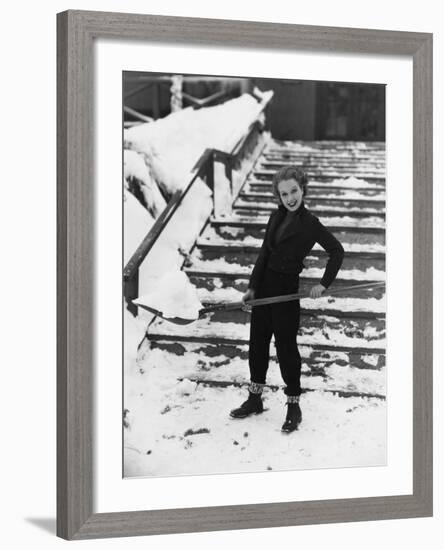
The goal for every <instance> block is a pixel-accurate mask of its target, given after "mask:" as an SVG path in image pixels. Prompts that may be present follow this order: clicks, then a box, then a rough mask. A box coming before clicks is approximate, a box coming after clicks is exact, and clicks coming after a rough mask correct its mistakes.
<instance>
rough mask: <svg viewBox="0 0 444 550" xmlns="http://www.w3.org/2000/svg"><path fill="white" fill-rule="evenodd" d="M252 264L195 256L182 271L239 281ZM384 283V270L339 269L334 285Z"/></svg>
mask: <svg viewBox="0 0 444 550" xmlns="http://www.w3.org/2000/svg"><path fill="white" fill-rule="evenodd" d="M251 269H252V264H249V265H241V264H236V263H234V262H227V261H226V260H225V258H217V259H212V260H208V259H206V260H205V259H202V258H199V257H198V255H195V256H194V258H193V260H192V265H191V262H187V263H186V265H185V266H184V271H185V272H186V273H187V274H188V273H189V274H190V275H193V274H194V275H196V274H200V275H202V274H205V275H213V276H215V277H219V276H220V277H231V278H233V279H239V278H242V277H249V276H250V274H251ZM323 273H324V269H322V268H310V269H308V268H305V269H304V270H303V271H302V273H301V275H300V276H299V277H300V279H301V280H305V279H306V278H309V279H313V280H317V281H318V282H319V280H320V279H321V277H322V275H323ZM371 281H385V270H382V269H376V268H375V267H373V266H369V267H366V268H365V269H345V268H344V269H342V268H341V269H340V271H339V273H338V275H337V277H336V279H335V282H334V284H335V285H338V284H341V283H342V282H344V283H345V284H354V283H360V282H371Z"/></svg>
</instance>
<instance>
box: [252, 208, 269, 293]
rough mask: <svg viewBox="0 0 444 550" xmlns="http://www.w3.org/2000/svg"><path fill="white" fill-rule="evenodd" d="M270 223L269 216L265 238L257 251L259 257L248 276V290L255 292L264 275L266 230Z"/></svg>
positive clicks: (266, 233) (266, 255) (266, 231)
mask: <svg viewBox="0 0 444 550" xmlns="http://www.w3.org/2000/svg"><path fill="white" fill-rule="evenodd" d="M270 222H271V216H270V218H269V220H268V223H267V227H266V229H265V236H264V240H263V242H262V246H261V249H260V251H259V255H258V257H257V258H256V263H255V264H254V267H253V271H252V272H251V275H250V282H249V284H248V288H251V289H253V290H257V288H258V286H259V284H260V282H261V279H262V276H263V274H264V270H265V266H266V264H267V260H268V256H269V250H268V246H267V244H266V242H267V236H268V229H269V227H270Z"/></svg>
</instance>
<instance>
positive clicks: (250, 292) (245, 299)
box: [242, 288, 256, 311]
mask: <svg viewBox="0 0 444 550" xmlns="http://www.w3.org/2000/svg"><path fill="white" fill-rule="evenodd" d="M255 295H256V293H255V291H254V289H253V288H249V289H248V290H247V292H246V293H245V294H244V295H243V296H242V301H243V302H244V306H243V307H242V309H243V310H244V311H251V306H249V305H248V304H245V302H248V301H249V300H254V297H255Z"/></svg>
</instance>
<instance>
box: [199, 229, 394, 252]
mask: <svg viewBox="0 0 444 550" xmlns="http://www.w3.org/2000/svg"><path fill="white" fill-rule="evenodd" d="M262 242H263V239H257V238H255V237H252V236H251V235H247V236H245V237H243V239H242V240H241V241H236V240H228V239H225V238H224V237H221V236H220V235H218V234H216V233H211V232H209V233H206V234H205V237H201V238H199V239H198V240H197V244H198V245H200V244H203V245H206V246H214V247H219V246H223V247H230V246H232V247H237V248H239V247H242V246H245V245H248V246H254V247H257V248H258V249H259V248H260V247H261V245H262ZM342 246H343V248H344V250H345V253H347V252H362V253H367V254H369V253H372V252H375V253H385V246H384V245H383V244H380V243H366V244H361V243H347V242H343V243H342ZM312 250H324V249H323V248H322V246H320V245H319V244H315V245H314V247H313V249H312Z"/></svg>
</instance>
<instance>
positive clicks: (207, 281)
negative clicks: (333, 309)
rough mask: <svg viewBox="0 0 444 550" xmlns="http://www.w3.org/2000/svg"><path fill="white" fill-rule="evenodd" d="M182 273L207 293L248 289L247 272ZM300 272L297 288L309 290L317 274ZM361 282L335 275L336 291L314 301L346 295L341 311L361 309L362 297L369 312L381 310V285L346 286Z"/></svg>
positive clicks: (302, 291) (339, 297)
mask: <svg viewBox="0 0 444 550" xmlns="http://www.w3.org/2000/svg"><path fill="white" fill-rule="evenodd" d="M185 272H186V274H187V276H188V277H189V279H190V281H191V283H192V284H193V285H194V286H195V287H196V288H197V289H198V291H199V289H205V290H206V291H207V292H213V291H216V290H218V289H219V290H221V291H222V292H227V293H231V292H238V293H240V294H241V295H243V294H244V293H245V292H246V290H247V287H248V282H249V274H247V273H244V274H242V273H236V272H232V273H224V272H221V271H218V272H213V273H212V272H211V271H210V272H208V271H197V270H194V269H193V268H189V269H186V270H185ZM303 273H304V272H303ZM303 273H302V276H300V278H299V290H300V292H301V293H308V292H309V291H310V289H311V287H312V286H314V285H315V284H317V283H319V279H320V277H305V276H304V275H303ZM362 282H363V281H362V280H361V281H358V280H353V279H342V278H340V276H338V277H337V278H336V279H335V281H334V283H333V285H332V287H331V288H332V289H334V290H335V294H334V295H329V294H328V293H327V294H326V295H324V296H322V297H321V298H318V299H317V301H316V303H317V304H318V305H319V304H323V303H324V301H326V302H327V303H331V304H333V303H334V302H335V301H336V300H342V299H345V298H347V299H351V300H352V301H353V305H352V306H347V305H346V304H345V303H342V304H341V308H342V309H343V310H344V311H347V310H349V309H350V308H351V307H352V308H353V309H359V310H362V311H364V310H365V308H364V304H363V303H360V302H359V300H365V301H366V302H367V305H366V307H368V309H369V310H370V309H372V311H377V312H380V311H382V310H383V305H382V300H383V299H384V296H385V288H384V286H379V287H378V286H377V287H369V288H359V289H357V290H349V289H348V288H349V287H350V286H351V285H358V284H362ZM366 282H370V281H366ZM227 295H229V294H227ZM233 296H234V294H233ZM228 299H231V298H228V297H227V301H228ZM318 300H321V302H318ZM357 300H358V302H357ZM370 300H374V302H373V303H371V302H370ZM308 301H309V300H308V299H304V301H303V302H302V304H303V306H304V307H309V305H307V303H308ZM346 301H347V300H346ZM338 307H339V306H338Z"/></svg>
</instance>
